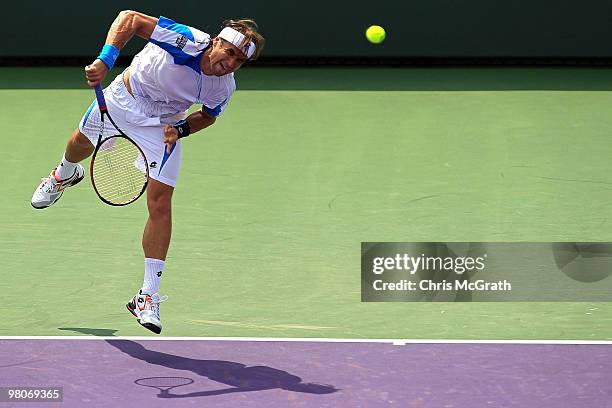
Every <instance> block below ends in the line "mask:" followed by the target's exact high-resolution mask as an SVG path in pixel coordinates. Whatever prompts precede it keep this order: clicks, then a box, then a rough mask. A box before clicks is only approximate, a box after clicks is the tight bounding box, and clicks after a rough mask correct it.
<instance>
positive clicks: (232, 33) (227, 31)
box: [218, 27, 255, 58]
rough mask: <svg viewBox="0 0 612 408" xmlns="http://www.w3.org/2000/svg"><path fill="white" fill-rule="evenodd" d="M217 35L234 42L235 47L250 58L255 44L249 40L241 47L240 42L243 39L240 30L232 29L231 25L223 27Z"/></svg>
mask: <svg viewBox="0 0 612 408" xmlns="http://www.w3.org/2000/svg"><path fill="white" fill-rule="evenodd" d="M218 37H221V38H223V39H224V40H225V41H229V42H231V43H232V44H234V45H235V46H236V48H238V49H239V50H240V51H242V52H243V53H244V55H246V56H247V58H251V57H252V56H253V54H254V53H255V44H254V43H253V41H251V42H249V43H248V44H247V45H245V46H244V47H241V44H242V42H243V41H244V34H242V33H241V32H240V31H237V30H234V29H233V28H232V27H225V28H224V29H223V30H221V32H220V33H219V35H218Z"/></svg>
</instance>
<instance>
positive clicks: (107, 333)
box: [57, 327, 117, 337]
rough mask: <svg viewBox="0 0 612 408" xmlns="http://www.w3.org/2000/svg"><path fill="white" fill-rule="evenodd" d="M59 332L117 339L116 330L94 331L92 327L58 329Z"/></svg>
mask: <svg viewBox="0 0 612 408" xmlns="http://www.w3.org/2000/svg"><path fill="white" fill-rule="evenodd" d="M57 329H58V330H64V331H71V332H75V333H81V334H88V335H90V336H96V337H116V336H115V333H116V332H117V330H115V329H92V328H90V327H58V328H57Z"/></svg>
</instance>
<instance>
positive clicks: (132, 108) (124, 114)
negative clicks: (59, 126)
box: [79, 75, 186, 187]
mask: <svg viewBox="0 0 612 408" xmlns="http://www.w3.org/2000/svg"><path fill="white" fill-rule="evenodd" d="M104 98H105V99H106V106H107V108H108V112H109V113H110V116H111V117H112V118H113V120H114V121H115V123H116V124H117V126H118V127H119V129H121V130H122V131H123V132H124V133H125V134H126V135H128V136H129V137H130V138H131V139H132V140H134V141H135V142H136V144H137V145H138V146H140V148H141V149H142V151H143V152H144V154H145V156H146V157H147V162H148V163H149V177H151V178H152V179H155V180H157V181H159V182H161V183H164V184H167V185H169V186H171V187H175V186H176V181H177V178H178V175H179V171H180V168H181V149H182V148H181V141H180V140H178V141H177V142H176V146H175V147H174V149H173V150H172V153H171V154H170V157H168V158H167V159H166V161H165V162H163V165H162V161H163V158H164V150H165V149H166V145H165V144H164V125H165V124H166V123H168V124H174V123H176V122H177V121H178V120H180V119H183V118H184V117H185V116H186V114H184V113H181V114H179V115H177V116H173V117H171V118H168V119H164V120H162V119H160V118H159V117H146V116H145V115H143V114H142V113H141V112H142V109H139V106H138V103H137V101H136V99H135V98H134V97H133V96H132V95H130V93H129V92H128V90H127V88H126V87H125V84H124V83H123V76H122V75H118V76H117V78H115V80H114V81H113V82H112V83H111V84H110V85H109V86H108V87H107V88H106V89H104ZM105 119H106V120H105V121H104V136H112V135H114V134H117V131H115V130H114V127H113V125H112V124H111V123H109V121H108V119H107V118H105ZM79 131H80V132H81V133H83V134H84V135H85V136H87V138H88V139H89V140H90V141H91V143H92V144H93V145H94V146H95V145H96V144H97V143H98V136H99V134H100V109H99V108H98V103H97V101H96V100H95V99H94V101H93V103H92V104H91V105H90V106H89V109H87V112H85V115H84V116H83V118H82V119H81V122H80V123H79Z"/></svg>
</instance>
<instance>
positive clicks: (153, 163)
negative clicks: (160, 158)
mask: <svg viewBox="0 0 612 408" xmlns="http://www.w3.org/2000/svg"><path fill="white" fill-rule="evenodd" d="M149 167H150V168H152V169H154V168H156V167H157V162H151V164H150V165H149Z"/></svg>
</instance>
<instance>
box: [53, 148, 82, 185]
mask: <svg viewBox="0 0 612 408" xmlns="http://www.w3.org/2000/svg"><path fill="white" fill-rule="evenodd" d="M76 166H77V163H72V162H69V161H68V160H66V155H65V154H64V157H62V161H61V162H60V164H58V165H57V169H55V175H56V176H57V178H58V179H60V180H65V179H67V178H68V177H70V176H72V175H73V174H74V169H75V168H76Z"/></svg>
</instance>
